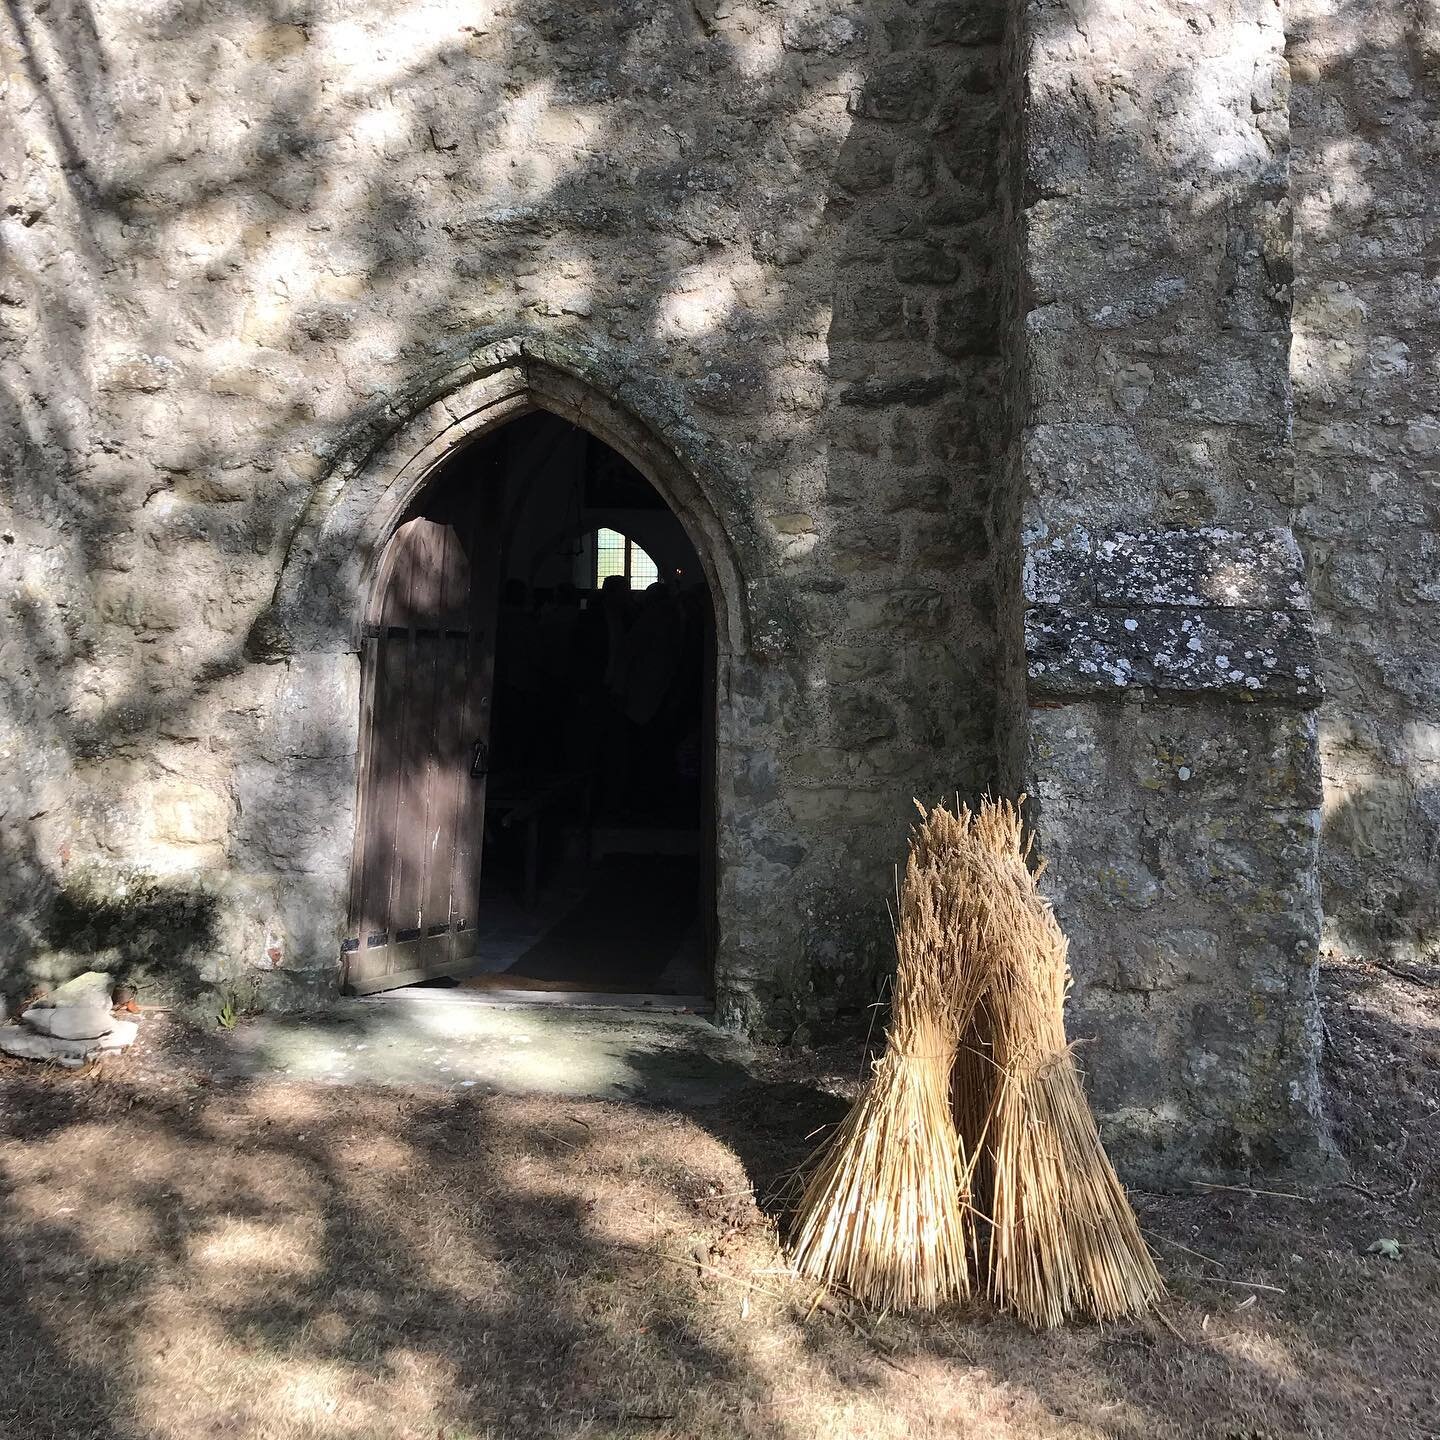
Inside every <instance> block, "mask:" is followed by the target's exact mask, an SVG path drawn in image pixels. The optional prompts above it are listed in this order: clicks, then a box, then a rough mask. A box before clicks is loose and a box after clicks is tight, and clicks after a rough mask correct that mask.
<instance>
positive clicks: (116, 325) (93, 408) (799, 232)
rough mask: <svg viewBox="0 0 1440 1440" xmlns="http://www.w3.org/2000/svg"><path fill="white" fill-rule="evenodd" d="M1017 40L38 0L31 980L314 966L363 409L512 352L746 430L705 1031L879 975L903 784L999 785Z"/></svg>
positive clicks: (910, 17) (20, 132)
mask: <svg viewBox="0 0 1440 1440" xmlns="http://www.w3.org/2000/svg"><path fill="white" fill-rule="evenodd" d="M1001 29H1002V17H1001V15H1000V12H999V10H998V8H997V7H995V6H994V5H991V4H987V3H982V0H975V3H960V4H934V3H931V4H926V5H922V6H915V5H910V4H905V3H898V0H897V3H889V4H883V3H868V0H861V3H855V4H829V3H825V4H820V3H816V4H807V3H798V4H797V3H785V4H778V3H744V0H699V3H696V4H691V3H688V0H686V3H674V4H669V3H654V0H644V3H639V0H631V3H624V0H622V3H617V4H607V5H603V6H601V5H593V6H583V5H582V6H576V5H573V4H556V3H546V0H502V3H483V0H482V3H478V4H477V3H471V0H466V3H457V0H439V3H383V0H382V3H377V4H371V5H365V6H357V5H354V4H351V3H345V4H341V3H336V0H330V3H326V0H316V3H313V4H312V3H276V4H267V5H258V4H249V3H216V4H201V3H180V4H174V5H167V6H161V7H156V6H153V5H148V4H146V5H140V4H129V3H122V0H105V3H97V4H94V5H85V4H79V3H64V0H62V3H56V4H53V5H50V6H46V7H38V6H28V5H22V6H17V7H11V9H10V10H9V11H7V18H6V19H5V20H4V21H0V86H3V104H4V107H5V111H6V114H7V117H8V118H9V120H10V122H11V123H9V124H7V126H6V128H5V131H4V133H3V136H0V175H3V179H4V191H5V202H6V211H5V214H4V215H3V217H0V227H3V229H0V234H3V245H4V250H3V253H4V256H5V271H4V276H3V293H0V367H3V368H0V377H3V380H0V383H3V386H4V415H3V421H0V424H3V429H0V447H3V454H0V469H3V474H4V484H5V492H4V506H5V510H4V517H3V522H0V523H3V530H4V535H3V549H0V565H3V567H4V572H3V573H4V577H5V580H4V587H3V590H4V603H5V605H6V607H7V612H8V613H7V615H6V617H5V621H4V625H3V630H0V647H3V670H4V683H5V689H4V697H3V698H4V719H3V722H0V723H3V729H0V753H3V754H4V756H5V762H4V768H5V797H4V805H5V820H4V832H3V833H4V846H5V852H4V863H3V877H0V887H3V894H0V926H3V981H0V984H3V986H4V988H6V989H9V990H12V991H13V990H16V989H23V988H25V987H26V986H27V985H29V984H30V983H32V982H34V981H40V980H44V979H45V978H46V977H48V976H51V975H54V974H57V973H60V972H61V971H64V970H66V969H71V968H75V967H77V966H79V965H81V964H89V963H93V962H94V961H95V960H96V959H97V958H99V959H103V960H104V961H105V962H106V963H118V964H125V965H133V966H136V967H138V968H139V969H141V970H142V971H144V972H145V973H146V974H147V975H149V976H150V977H151V978H152V979H153V980H155V981H156V983H157V984H161V985H163V987H164V988H167V989H169V990H171V991H176V992H179V993H181V994H182V995H183V994H186V993H190V994H194V995H197V996H198V997H199V999H200V1000H202V1001H203V1003H205V1004H211V1003H212V1002H211V1001H210V1000H208V999H206V998H205V997H206V996H209V995H217V994H218V995H223V994H224V993H225V992H227V991H232V992H234V993H236V994H237V995H238V998H239V999H240V1002H241V1003H242V1004H244V1003H249V1002H251V1001H255V1002H257V1003H262V1004H290V1003H299V1002H301V1001H303V1000H306V999H309V998H313V997H314V996H315V995H316V994H317V993H323V992H324V990H325V989H326V987H327V986H333V985H334V983H335V981H336V976H337V966H336V961H337V949H336V941H337V938H338V930H337V925H338V924H339V922H340V920H341V919H342V918H343V917H341V916H337V914H336V909H337V907H338V906H343V893H344V883H345V874H346V871H347V868H348V865H349V858H350V845H351V832H352V826H353V806H354V748H355V725H356V720H355V714H354V706H353V704H352V701H353V698H354V695H353V692H354V689H355V685H356V683H357V682H356V676H355V673H354V670H355V667H354V661H353V655H352V656H351V657H350V659H349V660H347V659H346V658H345V657H344V656H343V655H336V656H331V657H329V658H328V659H326V660H325V661H324V662H323V663H322V662H321V661H320V660H318V659H316V658H315V657H314V656H309V657H307V656H306V655H303V654H300V653H298V652H297V653H287V652H286V651H285V649H284V647H283V646H281V647H279V648H276V647H275V646H274V645H272V644H271V642H270V640H269V639H268V638H267V636H268V634H269V632H268V631H267V629H266V623H267V622H266V617H267V614H268V612H269V609H270V607H271V603H272V597H273V595H274V592H275V589H276V585H277V581H278V579H279V577H280V575H281V571H282V564H283V562H284V559H285V557H286V555H287V551H289V550H290V549H291V547H292V546H293V545H294V544H295V543H296V542H295V538H294V537H295V536H296V534H297V533H298V529H297V527H300V526H301V523H302V518H303V517H304V516H305V515H306V514H307V513H309V511H310V509H312V508H313V506H314V505H315V504H316V503H317V500H316V497H317V496H321V495H323V494H324V493H325V492H326V486H327V485H328V484H329V483H330V477H331V476H332V475H333V473H334V472H335V467H336V465H337V464H338V463H340V458H341V457H346V456H351V455H353V454H354V452H355V446H356V444H357V443H360V442H359V441H357V439H356V437H357V436H358V437H361V440H363V442H364V443H365V444H370V443H372V442H374V443H379V441H380V439H382V438H383V437H384V435H385V434H386V433H387V432H388V431H389V430H392V429H394V428H395V427H397V426H399V425H400V424H401V423H402V422H403V421H404V420H405V419H406V418H407V417H409V416H411V415H413V414H414V413H416V412H417V411H421V410H423V409H424V407H425V406H427V405H430V404H431V403H432V402H434V403H443V400H439V399H437V397H440V396H441V395H442V394H443V391H444V387H445V385H446V384H447V383H449V382H448V381H446V379H445V378H444V377H446V376H447V375H448V374H451V373H452V372H456V371H457V369H458V370H460V371H463V370H464V368H465V366H466V365H467V364H468V363H469V357H473V356H475V355H477V354H480V353H482V352H485V350H486V347H487V346H491V345H493V344H501V345H502V346H503V344H505V343H507V342H508V341H510V340H512V339H514V338H515V337H522V338H524V339H525V342H526V343H527V344H529V343H532V342H533V344H535V345H538V346H540V347H541V348H542V349H543V348H545V347H549V349H548V350H547V352H546V353H554V354H561V355H571V356H573V357H577V362H576V363H577V364H579V365H580V366H581V367H582V368H585V367H589V368H590V369H591V370H593V371H594V372H595V373H596V374H598V375H600V376H601V377H602V379H601V381H600V389H601V390H604V389H605V388H606V387H607V386H608V387H609V391H610V398H616V399H620V400H622V401H624V402H626V403H628V398H633V400H634V404H633V405H632V406H631V408H632V409H636V410H639V411H643V412H644V413H646V414H647V415H650V416H652V417H653V416H669V417H672V420H673V424H672V423H671V421H657V422H656V424H660V425H662V427H664V426H668V427H669V428H668V429H667V431H666V433H667V435H670V436H671V437H672V438H673V439H674V443H675V445H676V446H679V447H680V448H683V447H684V446H685V445H686V444H688V443H689V440H688V439H686V438H685V437H689V438H690V439H693V440H694V441H695V444H696V446H698V447H699V448H702V449H704V450H705V451H706V453H707V454H708V455H714V456H721V457H724V458H723V464H722V463H719V462H717V464H718V468H715V467H712V470H713V473H716V474H718V473H719V472H720V470H721V469H723V470H724V473H725V475H726V476H727V477H728V478H727V480H726V484H725V487H724V489H725V493H724V494H723V495H717V496H715V497H713V499H714V503H715V505H716V506H717V507H718V509H719V510H720V512H721V517H722V521H723V525H724V528H725V530H726V532H727V535H728V536H729V537H730V542H729V543H731V544H733V547H734V550H735V555H736V561H737V565H738V566H739V570H740V573H741V574H742V577H743V585H744V587H745V596H744V608H745V611H746V613H745V617H744V622H745V625H744V628H745V635H746V639H745V643H744V645H743V646H742V647H741V648H740V650H738V651H737V653H735V654H734V655H733V656H732V657H730V664H729V666H728V668H727V671H726V673H725V674H724V675H723V676H722V677H721V689H722V704H723V715H722V741H723V744H724V747H725V749H724V752H723V754H722V761H721V788H722V794H721V797H720V798H721V809H722V836H721V861H722V875H721V895H720V910H721V935H720V945H721V954H720V959H719V964H720V971H719V988H720V1000H721V1004H722V1009H723V1012H724V1014H725V1015H726V1016H727V1018H730V1019H734V1020H744V1021H747V1022H751V1023H756V1024H762V1025H764V1026H767V1027H768V1028H770V1029H772V1030H775V1031H777V1032H779V1033H782V1034H789V1033H792V1032H793V1031H794V1029H795V1027H796V1026H797V1025H799V1024H801V1023H802V1022H810V1023H813V1022H814V1021H816V1020H822V1021H823V1020H824V1019H825V1018H826V1017H827V1016H829V1015H832V1014H833V1013H835V1011H836V1010H837V1008H839V1007H841V1006H855V1005H858V1004H863V1003H865V1002H866V1001H868V1000H869V999H870V998H872V996H873V993H874V988H873V987H874V981H875V976H876V971H877V967H878V966H880V965H881V964H883V961H884V959H885V958H886V955H887V950H888V944H887V934H888V921H887V919H886V911H885V903H884V901H885V896H886V895H887V893H888V892H889V890H890V887H891V884H892V878H893V864H894V860H895V857H896V854H897V850H898V847H899V845H900V842H901V840H902V837H903V834H904V830H905V827H906V824H907V818H906V817H907V808H908V802H909V797H910V796H911V795H912V794H950V793H954V792H955V791H957V790H960V791H973V790H976V789H978V788H979V787H981V786H983V785H984V784H986V783H988V782H989V781H990V780H991V779H992V778H993V771H994V748H995V738H994V730H995V717H994V708H993V695H994V690H995V686H994V683H993V676H992V672H993V669H994V667H995V665H996V663H997V659H996V645H995V640H994V631H995V625H994V614H995V610H996V603H995V598H994V592H995V579H994V563H995V562H994V556H995V554H996V552H997V549H998V548H999V546H998V545H997V543H996V539H995V536H994V535H993V533H992V531H993V525H992V519H991V513H990V511H991V506H992V503H993V501H994V486H993V484H992V478H993V471H994V454H995V450H996V445H997V443H998V441H997V437H998V435H999V433H1000V429H1001V426H1000V423H999V420H998V415H997V394H998V378H997V377H998V368H999V361H998V349H997V340H996V333H995V323H994V316H993V308H994V307H993V303H992V295H993V292H994V270H995V235H996V202H995V184H996V167H995V156H996V150H997V136H998V132H999V95H998V92H997V73H998V59H997V57H998V53H999V41H1000V36H1001ZM562 369H563V363H562ZM457 383H458V382H457ZM620 392H623V393H620ZM627 397H628V398H627ZM362 448H363V447H362ZM677 463H678V462H677Z"/></svg>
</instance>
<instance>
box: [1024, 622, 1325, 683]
mask: <svg viewBox="0 0 1440 1440" xmlns="http://www.w3.org/2000/svg"><path fill="white" fill-rule="evenodd" d="M1025 649H1026V655H1027V662H1028V666H1027V668H1028V674H1029V677H1030V688H1031V694H1032V695H1035V696H1065V695H1075V696H1079V695H1093V694H1096V693H1097V692H1099V693H1104V692H1107V691H1108V692H1112V693H1113V692H1117V691H1124V690H1128V689H1137V690H1140V689H1144V690H1152V691H1167V692H1172V693H1180V694H1192V695H1211V696H1215V697H1229V698H1234V699H1237V700H1269V701H1285V702H1290V703H1296V704H1305V705H1312V706H1313V705H1315V704H1317V703H1318V702H1319V700H1320V696H1321V689H1320V680H1319V665H1320V658H1319V650H1318V647H1317V645H1316V642H1315V636H1314V633H1313V631H1312V630H1311V628H1310V626H1309V624H1308V622H1307V621H1306V620H1305V619H1304V618H1303V617H1301V616H1297V615H1296V614H1295V613H1294V612H1293V611H1286V610H1180V609H1170V608H1165V609H1158V608H1157V609H1142V608H1140V607H1134V608H1127V609H1117V610H1092V611H1088V612H1087V611H1075V610H1070V609H1067V608H1065V607H1063V606H1049V605H1042V606H1036V607H1034V608H1033V609H1031V610H1030V611H1029V612H1028V614H1027V615H1026V617H1025Z"/></svg>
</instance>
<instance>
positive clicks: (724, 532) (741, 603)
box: [254, 338, 760, 658]
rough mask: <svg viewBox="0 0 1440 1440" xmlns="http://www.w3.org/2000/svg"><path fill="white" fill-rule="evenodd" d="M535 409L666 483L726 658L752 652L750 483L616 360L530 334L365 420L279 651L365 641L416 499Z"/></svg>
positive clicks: (267, 629) (295, 577) (301, 550)
mask: <svg viewBox="0 0 1440 1440" xmlns="http://www.w3.org/2000/svg"><path fill="white" fill-rule="evenodd" d="M535 409H541V410H548V411H551V412H553V413H554V414H556V415H559V416H561V417H563V418H564V419H567V420H570V421H573V422H574V423H575V424H577V425H579V426H581V427H582V428H584V429H586V430H588V431H590V432H591V433H592V434H594V435H596V436H598V437H599V438H600V439H601V440H603V441H604V442H605V443H606V444H607V445H610V446H612V447H613V448H614V449H615V450H617V451H619V452H620V454H621V455H623V456H625V458H626V459H628V460H629V461H630V462H631V463H632V464H633V465H635V467H636V468H637V469H638V470H640V471H641V472H642V473H643V474H644V475H645V477H646V478H647V479H648V480H649V481H650V483H651V484H652V485H654V487H655V489H656V490H657V491H659V493H660V495H661V497H662V498H663V499H664V500H665V502H666V504H667V505H669V507H670V508H671V510H673V511H674V512H675V514H676V515H677V516H678V517H679V519H680V521H681V523H682V524H683V525H684V527H685V530H686V533H687V534H688V535H689V536H690V539H691V542H692V543H693V544H694V546H695V549H696V552H697V553H698V555H699V556H700V561H701V564H702V565H703V566H704V567H705V578H706V581H707V582H708V583H709V585H710V588H711V592H712V594H713V595H714V597H715V605H716V617H715V618H716V627H715V628H716V636H717V643H718V646H719V649H720V653H721V656H722V657H725V656H729V655H734V654H738V653H742V652H743V651H745V650H746V649H747V648H748V643H749V634H750V626H749V624H748V607H747V603H746V590H745V584H744V580H743V578H742V576H744V575H747V574H753V573H755V570H756V569H757V568H759V566H758V563H757V562H758V559H759V556H758V549H759V545H760V541H759V538H758V535H757V534H756V529H755V522H754V518H753V516H751V515H750V514H749V513H748V506H747V505H746V504H745V503H744V499H743V495H742V487H741V486H740V485H739V483H738V482H737V481H736V480H735V479H734V478H733V477H732V476H731V475H730V474H729V473H728V472H727V470H726V468H725V466H724V465H723V464H722V463H721V462H720V461H719V460H718V458H717V457H715V456H714V455H713V454H712V453H710V452H711V446H710V443H709V442H708V440H707V439H706V438H705V437H704V436H703V435H702V434H701V433H700V432H699V431H698V430H697V429H696V428H695V427H694V426H693V425H691V424H690V423H689V422H688V421H687V420H686V418H685V417H684V416H683V415H681V414H679V413H677V412H676V411H675V410H674V409H673V408H671V407H670V406H669V405H668V404H667V400H666V397H665V396H664V395H663V394H661V393H659V392H658V391H648V390H646V389H645V388H644V387H643V385H641V384H640V383H639V382H638V381H637V380H636V379H635V378H634V377H632V376H630V375H628V374H627V373H626V372H625V371H624V369H623V367H622V366H621V364H620V363H619V362H618V361H617V360H616V359H615V358H614V357H612V356H609V355H607V354H605V353H604V352H602V351H600V350H598V349H595V348H583V347H578V346H570V347H562V346H559V345H557V344H556V342H554V341H552V340H546V341H540V340H538V339H530V338H525V339H510V340H505V341H501V342H498V343H495V344H491V345H487V346H485V347H484V348H483V349H481V350H479V351H477V352H476V353H475V354H474V355H472V356H471V357H470V358H469V359H468V360H466V361H465V362H464V363H463V364H462V365H460V366H457V367H455V368H453V369H450V370H448V371H446V372H444V373H443V374H441V375H439V376H436V377H435V378H433V379H432V380H430V381H429V382H428V383H426V384H424V385H422V386H419V387H417V389H416V391H415V392H414V393H413V395H412V396H411V397H409V398H408V400H405V401H394V402H391V403H390V404H388V405H386V406H385V408H384V409H383V411H381V412H379V413H377V414H375V415H372V416H370V417H367V420H366V422H364V423H363V424H362V425H361V426H359V427H357V429H356V431H355V432H354V433H353V434H352V436H351V437H350V439H349V441H348V443H347V444H346V445H345V446H344V447H343V448H342V450H341V452H340V454H339V456H338V457H337V459H336V462H335V464H334V465H333V466H332V468H331V470H330V473H329V475H328V476H327V477H326V479H325V480H324V481H323V482H322V483H321V485H320V486H319V488H318V489H317V491H316V493H315V495H314V496H313V497H312V499H311V501H310V504H309V505H308V506H307V507H306V510H305V513H304V515H303V516H302V518H301V522H300V525H299V528H298V529H297V531H296V534H295V538H294V540H293V541H292V543H291V545H290V549H289V551H288V552H287V554H286V559H285V564H284V568H283V569H282V572H281V575H280V580H279V583H278V584H277V586H276V590H275V599H274V602H273V604H272V606H271V608H270V611H269V613H268V614H267V615H266V616H265V617H264V619H263V621H262V623H261V625H260V626H258V627H257V629H256V633H255V636H254V642H255V643H256V644H257V645H258V646H259V648H261V649H263V650H265V651H267V652H268V653H269V654H270V655H271V656H272V657H275V658H278V657H279V656H282V655H285V656H289V655H297V654H306V653H335V652H337V651H344V650H352V649H358V644H359V634H360V627H361V625H362V623H363V615H364V611H365V606H366V603H367V601H368V597H369V594H370V588H371V585H372V584H373V581H374V575H375V567H376V565H377V564H378V562H379V557H380V554H381V553H382V551H383V550H384V548H385V543H386V541H387V540H388V539H389V538H390V536H391V534H393V532H394V530H395V527H396V526H397V525H398V524H399V522H400V518H401V516H402V515H403V514H404V513H405V511H406V508H407V507H408V506H409V505H410V504H411V503H412V502H413V500H414V499H415V497H416V496H417V495H418V494H419V493H420V491H421V490H423V489H424V487H425V484H426V482H427V480H428V479H429V478H430V477H431V476H432V475H433V473H434V472H435V470H436V468H437V467H438V466H439V465H441V464H442V463H444V461H445V460H446V459H447V458H448V457H449V456H450V455H452V454H454V453H455V451H456V450H457V449H458V448H459V447H460V446H462V445H464V444H466V443H467V442H469V441H471V440H473V439H475V438H477V437H479V436H480V435H483V434H485V433H487V432H488V431H491V430H493V429H494V428H495V427H497V426H499V425H502V424H504V423H505V422H506V421H508V420H512V419H514V418H516V417H517V416H519V415H522V414H525V413H526V412H527V411H530V410H535Z"/></svg>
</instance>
